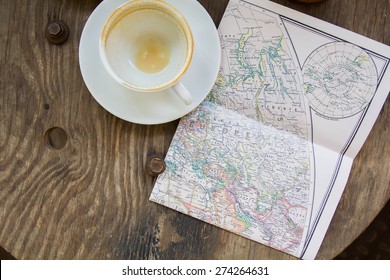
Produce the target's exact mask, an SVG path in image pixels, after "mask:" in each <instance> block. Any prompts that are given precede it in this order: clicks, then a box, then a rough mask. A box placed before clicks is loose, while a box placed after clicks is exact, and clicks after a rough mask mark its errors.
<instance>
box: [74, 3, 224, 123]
mask: <svg viewBox="0 0 390 280" xmlns="http://www.w3.org/2000/svg"><path fill="white" fill-rule="evenodd" d="M127 1H128V0H105V1H103V2H102V3H101V4H100V5H99V6H98V7H97V8H96V9H95V10H94V11H93V13H92V14H91V16H90V17H89V19H88V21H87V23H86V24H85V27H84V30H83V33H82V35H81V39H80V49H79V60H80V69H81V74H82V76H83V79H84V81H85V84H86V85H87V87H88V89H89V91H90V92H91V94H92V95H93V97H94V98H95V99H96V101H97V102H98V103H99V104H100V105H101V106H102V107H103V108H105V109H106V110H107V111H109V112H110V113H112V114H113V115H115V116H117V117H119V118H121V119H124V120H126V121H129V122H133V123H139V124H161V123H166V122H170V121H173V120H176V119H178V118H181V117H182V116H184V115H186V114H188V113H189V112H191V111H192V110H193V109H195V108H196V107H197V106H198V105H199V104H200V103H201V102H202V101H203V100H204V99H205V97H206V96H207V95H208V93H209V92H210V90H211V88H212V87H213V85H214V83H215V80H216V78H217V75H218V72H219V67H220V62H221V45H220V41H219V35H218V32H217V30H216V28H215V25H214V23H213V21H212V19H211V18H210V16H209V14H208V13H207V11H206V10H205V9H204V8H203V7H202V5H201V4H199V3H198V1H196V0H165V1H167V2H169V3H171V4H172V5H174V6H175V7H176V8H177V9H178V10H179V11H180V12H181V13H182V14H183V15H184V16H185V17H186V19H187V21H188V23H189V25H190V27H191V30H192V33H193V36H194V41H195V52H194V55H193V58H192V62H191V65H190V67H189V69H188V70H187V72H186V74H185V75H184V77H183V78H182V80H181V81H182V82H183V84H184V85H185V86H186V87H187V89H188V90H189V91H190V92H191V94H192V95H193V98H194V101H193V102H192V103H191V104H190V105H185V104H184V102H183V101H182V100H181V99H180V98H179V97H177V95H176V94H175V93H174V92H173V91H172V90H169V89H168V90H164V91H161V92H154V93H136V92H132V91H131V90H129V89H126V88H125V87H123V86H121V85H119V84H118V83H116V82H115V81H114V79H113V78H112V77H111V76H110V75H109V74H108V73H107V71H106V69H105V68H104V66H103V64H102V62H101V60H100V56H99V43H98V42H99V33H100V30H101V29H102V27H103V24H104V22H105V21H106V19H107V17H108V16H109V14H111V12H113V11H114V10H115V9H116V8H117V7H119V6H120V5H122V4H123V3H125V2H127Z"/></svg>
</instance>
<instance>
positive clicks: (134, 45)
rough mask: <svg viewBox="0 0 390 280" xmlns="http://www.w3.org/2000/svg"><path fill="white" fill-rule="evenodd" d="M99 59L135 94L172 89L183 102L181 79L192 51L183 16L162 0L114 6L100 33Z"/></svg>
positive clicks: (186, 94)
mask: <svg viewBox="0 0 390 280" xmlns="http://www.w3.org/2000/svg"><path fill="white" fill-rule="evenodd" d="M99 51H100V57H101V60H102V62H103V65H104V67H105V68H106V70H107V72H108V73H109V74H110V75H111V76H112V77H113V78H114V79H115V80H116V81H117V82H118V83H120V84H121V85H123V86H124V87H127V88H129V89H131V90H132V91H135V92H138V93H140V94H145V93H147V92H158V91H162V90H164V89H167V88H173V89H174V90H175V92H176V93H177V94H178V96H179V97H180V98H181V99H182V100H183V101H184V102H185V103H186V104H187V105H188V104H190V103H191V102H192V100H193V99H192V96H191V94H190V93H189V92H188V90H187V89H186V88H185V86H184V85H183V84H182V83H181V82H180V79H181V78H182V77H183V75H184V74H185V72H186V71H187V69H188V67H189V66H190V63H191V59H192V55H193V52H194V41H193V36H192V33H191V29H190V27H189V25H188V23H187V21H186V20H185V18H184V17H183V16H182V15H181V14H180V13H179V12H178V11H177V10H176V8H174V7H173V6H172V5H170V4H169V3H167V2H165V1H163V0H132V1H129V2H127V3H125V4H123V5H122V6H120V7H119V8H117V9H116V10H115V11H114V12H113V13H112V14H111V15H110V16H109V17H108V19H107V21H106V23H105V24H104V26H103V29H102V31H101V33H100V40H99Z"/></svg>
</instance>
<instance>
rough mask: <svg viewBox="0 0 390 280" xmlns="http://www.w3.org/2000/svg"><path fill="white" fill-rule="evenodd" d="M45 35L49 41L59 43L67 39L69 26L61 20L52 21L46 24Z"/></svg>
mask: <svg viewBox="0 0 390 280" xmlns="http://www.w3.org/2000/svg"><path fill="white" fill-rule="evenodd" d="M45 35H46V38H47V40H48V41H49V42H50V43H52V44H56V45H61V44H63V43H65V42H66V40H68V37H69V28H68V26H67V25H66V24H65V23H64V22H62V21H53V22H50V23H49V24H48V25H47V27H46V30H45Z"/></svg>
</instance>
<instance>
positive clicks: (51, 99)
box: [0, 0, 390, 259]
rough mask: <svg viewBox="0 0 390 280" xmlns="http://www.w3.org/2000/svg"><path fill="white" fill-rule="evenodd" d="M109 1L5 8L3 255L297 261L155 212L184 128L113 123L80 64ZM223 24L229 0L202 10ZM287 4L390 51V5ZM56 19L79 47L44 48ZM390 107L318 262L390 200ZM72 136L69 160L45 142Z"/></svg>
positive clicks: (0, 157) (66, 152) (348, 1)
mask: <svg viewBox="0 0 390 280" xmlns="http://www.w3.org/2000/svg"><path fill="white" fill-rule="evenodd" d="M99 2H100V1H98V0H85V1H76V0H50V1H49V0H30V1H23V0H0V19H1V24H0V38H1V41H0V66H1V67H0V94H1V97H0V106H1V107H0V246H2V247H4V248H5V249H6V250H7V251H8V252H10V253H11V254H12V255H13V256H15V257H16V258H18V259H293V257H291V256H288V255H286V254H283V253H281V252H278V251H276V250H273V249H270V248H268V247H265V246H262V245H260V244H257V243H255V242H253V241H249V240H247V239H245V238H242V237H239V236H237V235H235V234H232V233H229V232H227V231H224V230H222V229H219V228H216V227H213V226H211V225H208V224H206V223H203V222H200V221H197V220H195V219H193V218H190V217H188V216H186V215H183V214H179V213H177V212H175V211H173V210H170V209H167V208H165V207H163V206H160V205H157V204H154V203H152V202H149V201H148V198H149V195H150V193H151V190H152V187H153V184H154V179H153V178H152V177H151V176H149V175H147V174H146V173H145V172H144V169H143V166H144V161H145V160H146V158H147V156H148V155H149V154H151V153H157V154H165V153H166V151H167V150H168V147H169V144H170V142H171V139H172V137H173V134H174V132H175V129H176V127H177V124H178V122H177V121H175V122H171V123H168V124H164V125H158V126H142V125H137V124H132V123H128V122H125V121H122V120H120V119H118V118H116V117H114V116H113V115H111V114H109V113H108V112H106V111H105V110H104V109H103V108H102V107H100V105H99V104H98V103H97V102H96V101H95V100H94V99H93V97H92V96H91V95H90V93H89V92H88V90H87V88H86V86H85V85H84V82H83V80H82V77H81V73H80V70H79V64H78V45H79V40H80V36H81V32H82V29H83V27H84V24H85V22H86V20H87V18H88V16H89V15H90V14H91V12H92V11H93V9H94V8H95V7H96V6H97V5H98V4H99ZM199 2H200V3H201V4H202V5H203V6H204V7H205V8H206V9H207V10H208V11H209V13H210V15H211V16H212V18H213V20H214V22H215V24H216V25H218V24H219V21H220V20H221V18H222V15H223V12H224V10H225V7H226V5H227V3H228V0H200V1H199ZM275 2H278V3H280V4H283V5H287V6H289V7H293V8H294V9H297V10H300V11H303V12H305V13H308V14H311V15H314V16H316V17H318V18H321V19H324V20H326V21H329V22H331V23H335V24H337V25H339V26H342V27H345V28H347V29H350V30H353V31H355V32H358V33H360V34H363V35H366V36H368V37H370V38H372V39H375V40H378V41H381V42H383V43H385V44H388V45H389V44H390V33H389V32H390V28H389V27H390V24H389V13H390V1H388V0H372V1H365V0H357V1H355V0H326V1H324V2H321V3H318V4H313V5H310V6H306V5H302V4H297V3H292V2H290V1H287V0H277V1H275ZM51 20H62V21H64V22H65V23H67V24H68V26H69V29H70V35H69V39H68V41H67V42H66V43H65V44H63V45H61V46H56V45H52V44H50V43H49V42H47V40H46V39H45V37H44V29H45V27H46V25H47V23H48V22H50V21H51ZM389 116H390V108H389V102H388V101H387V102H386V104H385V106H384V109H383V110H382V112H381V115H380V117H379V118H378V120H377V122H376V124H375V127H374V129H373V130H372V132H371V134H370V136H369V138H368V140H367V142H366V144H365V145H364V147H363V149H362V151H361V152H360V153H359V155H358V157H357V159H356V160H355V163H354V166H353V170H352V173H351V176H350V179H349V182H348V184H347V187H346V190H345V193H344V195H343V198H342V200H341V202H340V205H339V207H338V209H337V212H336V214H335V216H334V219H333V221H332V224H331V226H330V228H329V231H328V233H327V235H326V238H325V240H324V243H323V246H322V247H321V249H320V252H319V254H318V258H320V259H329V258H333V257H335V256H336V255H337V254H338V253H339V252H341V251H342V250H343V249H344V248H345V247H346V246H348V245H349V244H350V243H351V242H352V241H353V240H354V239H355V238H356V237H357V236H358V235H359V234H360V233H361V232H362V231H363V230H364V229H365V227H366V226H367V225H368V224H369V223H370V221H371V220H372V219H373V218H374V217H375V215H376V214H377V213H378V212H379V210H380V209H381V208H382V206H383V205H384V204H385V202H386V201H387V200H388V199H389V196H390V187H389V183H390V181H389V180H390V174H389V170H390V160H389V155H390V148H389V147H390V145H389V144H390V143H389V136H390V135H389V129H390V128H389V121H390V120H389ZM52 127H61V128H63V129H64V130H65V131H66V134H67V142H66V145H65V147H64V148H62V149H59V150H57V149H53V148H52V147H51V146H50V145H49V143H48V141H47V138H45V133H46V131H48V130H49V129H50V128H52Z"/></svg>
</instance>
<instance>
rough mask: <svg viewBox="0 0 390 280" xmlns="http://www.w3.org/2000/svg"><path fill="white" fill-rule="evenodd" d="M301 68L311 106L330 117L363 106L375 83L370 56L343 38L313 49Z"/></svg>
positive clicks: (335, 116) (347, 113) (376, 81)
mask: <svg viewBox="0 0 390 280" xmlns="http://www.w3.org/2000/svg"><path fill="white" fill-rule="evenodd" d="M302 72H303V83H304V89H305V93H306V96H307V98H308V100H309V103H310V107H311V108H312V109H313V110H315V111H316V112H318V113H320V114H322V115H324V116H327V117H331V118H345V117H350V116H352V115H354V114H356V113H358V112H360V111H361V110H363V109H364V108H365V107H366V106H367V105H368V103H369V102H370V101H371V99H372V97H373V96H374V93H375V91H376V87H377V83H378V74H377V70H376V67H375V64H374V62H373V60H372V58H371V57H370V56H369V55H368V54H367V52H366V51H364V50H363V49H362V48H360V47H358V46H356V45H353V44H350V43H345V42H334V43H329V44H326V45H323V46H321V47H319V48H318V49H316V50H315V51H313V52H312V53H311V54H310V56H309V57H308V58H307V60H306V62H305V64H304V66H303V71H302Z"/></svg>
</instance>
